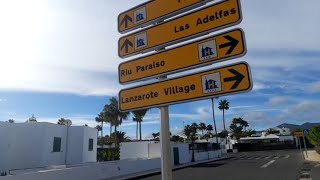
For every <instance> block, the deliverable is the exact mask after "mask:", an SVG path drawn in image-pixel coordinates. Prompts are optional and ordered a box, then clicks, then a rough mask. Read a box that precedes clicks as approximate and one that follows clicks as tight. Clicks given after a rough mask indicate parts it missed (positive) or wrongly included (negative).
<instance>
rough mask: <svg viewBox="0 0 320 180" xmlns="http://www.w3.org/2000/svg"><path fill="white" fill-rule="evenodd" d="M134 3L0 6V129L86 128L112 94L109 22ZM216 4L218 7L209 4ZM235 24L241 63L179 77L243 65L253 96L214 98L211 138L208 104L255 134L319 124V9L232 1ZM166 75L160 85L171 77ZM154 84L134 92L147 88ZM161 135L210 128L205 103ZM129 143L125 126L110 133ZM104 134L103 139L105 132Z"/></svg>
mask: <svg viewBox="0 0 320 180" xmlns="http://www.w3.org/2000/svg"><path fill="white" fill-rule="evenodd" d="M143 2H145V1H142V0H136V1H131V0H118V1H106V0H90V1H88V0H68V1H65V0H29V1H25V0H3V1H0V68H1V70H0V121H6V120H8V119H14V120H15V121H16V122H25V120H26V119H28V118H29V117H30V116H31V115H32V114H34V116H35V117H36V118H37V119H38V121H41V122H42V121H45V122H52V123H56V122H57V120H58V119H59V118H61V117H64V118H69V119H71V120H72V122H73V125H84V124H88V125H89V126H91V127H95V126H96V125H97V123H96V122H95V117H96V116H97V114H98V113H99V112H100V111H101V110H102V108H103V106H104V104H106V103H108V102H109V99H110V97H112V96H117V94H118V92H119V90H120V89H122V88H127V87H132V86H136V85H137V84H131V85H126V86H124V85H120V84H119V83H118V77H117V76H118V72H117V70H118V64H119V63H121V62H124V61H126V60H130V59H132V58H134V57H132V58H127V59H121V58H119V57H118V53H117V48H118V45H117V43H118V39H119V38H120V37H121V36H122V35H121V34H120V33H118V31H117V16H118V14H119V13H121V12H123V11H125V10H127V9H129V8H132V7H133V6H136V5H139V4H141V3H143ZM216 2H218V0H217V1H216ZM241 5H242V13H243V21H242V23H241V24H239V25H237V26H234V27H230V28H226V29H224V30H220V31H217V32H213V33H211V34H210V35H212V34H216V33H221V32H224V31H227V30H231V29H234V28H236V27H240V28H242V29H243V30H244V32H245V37H246V44H247V54H246V55H245V56H244V57H242V58H238V59H233V60H229V61H226V62H223V63H217V64H213V65H210V66H207V67H204V68H201V69H196V70H191V71H188V72H184V73H182V74H185V73H190V72H195V71H199V70H204V69H209V68H213V67H220V66H223V65H227V64H230V63H235V62H240V61H246V62H248V63H249V65H250V67H251V71H252V78H253V90H252V91H251V92H248V93H244V94H237V95H231V96H225V97H220V98H219V99H215V114H216V120H217V128H218V130H222V129H223V124H222V112H221V111H219V110H218V109H217V105H218V101H219V100H222V99H227V100H228V101H229V102H230V109H229V110H228V111H226V124H227V126H229V124H230V122H231V121H232V119H233V118H235V117H242V118H243V119H245V120H246V121H248V122H249V125H250V128H252V129H256V130H263V129H266V128H270V127H275V126H277V125H279V124H282V123H293V124H302V123H305V122H320V101H319V99H320V66H319V65H320V46H319V40H320V33H319V32H320V23H318V22H319V17H320V11H318V9H317V7H320V1H318V0H308V2H304V1H298V0H281V1H278V0H268V1H257V0H242V1H241ZM179 75H181V74H178V75H170V76H168V77H169V78H170V77H175V76H179ZM154 81H155V80H149V81H145V82H143V83H138V84H147V83H149V82H154ZM169 112H170V114H169V117H170V130H171V132H172V133H173V134H181V131H182V128H183V126H184V125H187V124H191V123H193V122H196V123H200V122H205V123H206V124H212V123H213V121H212V106H211V100H210V99H208V100H202V101H195V102H189V103H184V104H178V105H171V106H170V107H169ZM119 129H120V130H121V131H125V132H126V133H127V135H128V136H129V137H131V138H135V132H136V126H135V123H134V122H133V121H132V117H129V118H128V120H126V121H124V122H123V124H122V125H121V126H120V128H119ZM159 131H160V127H159V110H158V109H157V108H153V109H151V110H150V111H148V113H147V115H146V117H145V119H144V122H143V123H142V133H143V137H144V138H150V137H151V134H152V133H153V132H159ZM104 133H105V134H108V133H109V127H108V125H105V126H104Z"/></svg>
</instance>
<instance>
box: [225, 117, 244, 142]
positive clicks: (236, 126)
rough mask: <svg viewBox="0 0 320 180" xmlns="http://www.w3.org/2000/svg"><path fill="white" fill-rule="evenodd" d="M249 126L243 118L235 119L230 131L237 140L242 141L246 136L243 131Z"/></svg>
mask: <svg viewBox="0 0 320 180" xmlns="http://www.w3.org/2000/svg"><path fill="white" fill-rule="evenodd" d="M248 126H249V125H248V122H247V121H245V120H243V119H242V118H241V117H238V118H233V120H232V123H231V125H230V130H231V132H232V133H233V136H234V137H236V139H240V137H242V136H243V134H244V132H243V129H244V128H245V127H248Z"/></svg>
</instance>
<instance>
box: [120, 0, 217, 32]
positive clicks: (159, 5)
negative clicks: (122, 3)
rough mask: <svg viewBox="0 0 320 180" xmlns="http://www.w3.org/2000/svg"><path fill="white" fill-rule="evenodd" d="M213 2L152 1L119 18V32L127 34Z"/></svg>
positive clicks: (196, 0)
mask: <svg viewBox="0 0 320 180" xmlns="http://www.w3.org/2000/svg"><path fill="white" fill-rule="evenodd" d="M209 1H212V0H152V1H148V2H146V3H143V4H140V5H138V6H136V7H134V8H132V9H129V10H127V11H125V12H123V13H121V14H120V15H119V16H118V31H119V32H120V33H126V32H128V31H131V30H134V29H137V28H139V27H141V26H146V25H149V24H152V23H155V22H157V21H161V20H163V19H166V18H168V17H172V16H174V15H177V14H180V13H182V12H185V11H188V10H190V9H193V8H196V7H199V6H201V5H203V4H205V3H206V2H209Z"/></svg>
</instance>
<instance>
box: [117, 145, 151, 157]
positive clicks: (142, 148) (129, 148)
mask: <svg viewBox="0 0 320 180" xmlns="http://www.w3.org/2000/svg"><path fill="white" fill-rule="evenodd" d="M150 143H152V142H149V141H140V142H123V143H120V159H137V158H148V154H149V148H148V144H150Z"/></svg>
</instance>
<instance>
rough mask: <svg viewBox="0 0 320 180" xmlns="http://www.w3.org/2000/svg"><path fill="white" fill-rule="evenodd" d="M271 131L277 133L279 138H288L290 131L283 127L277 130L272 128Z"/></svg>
mask: <svg viewBox="0 0 320 180" xmlns="http://www.w3.org/2000/svg"><path fill="white" fill-rule="evenodd" d="M272 129H274V130H277V131H279V132H280V135H281V136H290V135H291V131H290V129H289V128H285V127H282V128H278V127H275V128H272Z"/></svg>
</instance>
